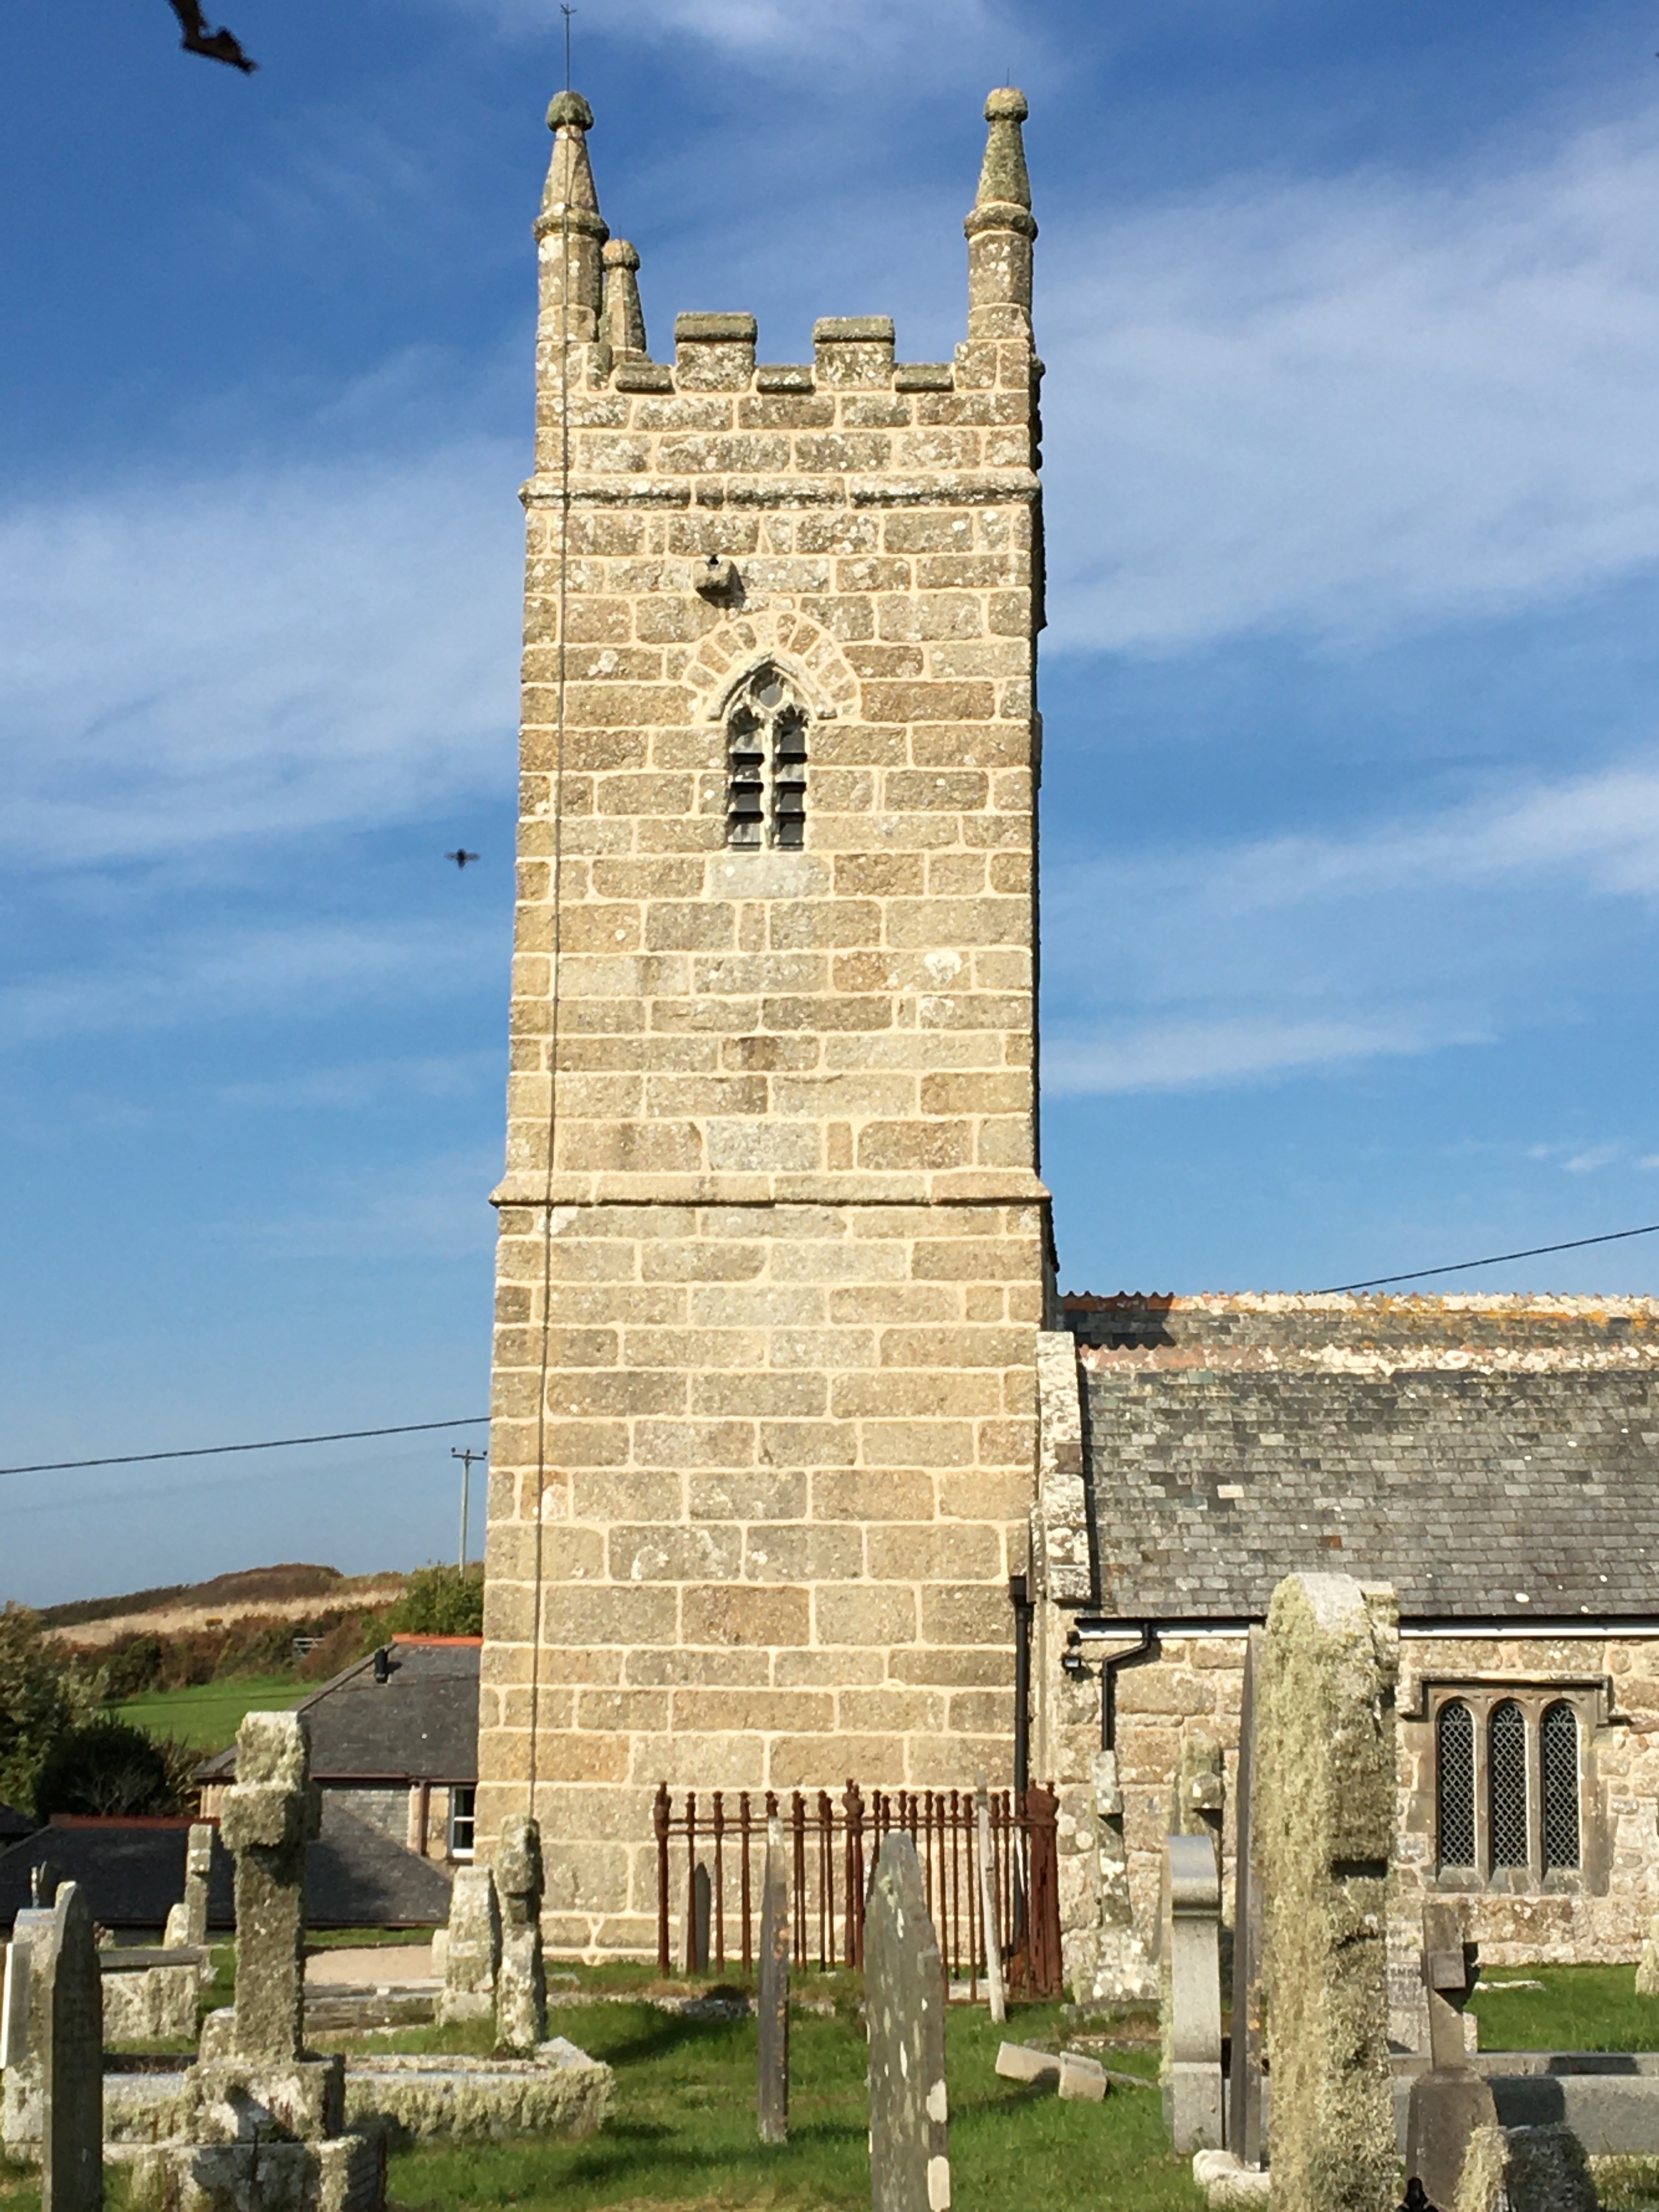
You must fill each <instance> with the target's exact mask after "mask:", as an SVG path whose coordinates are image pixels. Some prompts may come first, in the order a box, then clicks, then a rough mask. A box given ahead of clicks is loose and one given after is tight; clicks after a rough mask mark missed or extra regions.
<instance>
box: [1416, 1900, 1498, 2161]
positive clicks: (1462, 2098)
mask: <svg viewBox="0 0 1659 2212" xmlns="http://www.w3.org/2000/svg"><path fill="white" fill-rule="evenodd" d="M1421 1971H1422V1977H1423V1986H1424V1990H1425V1995H1426V1996H1427V2000H1428V2027H1429V2071H1428V2072H1427V2073H1426V2074H1419V2075H1418V2077H1417V2079H1416V2080H1415V2081H1413V2083H1412V2087H1411V2100H1410V2103H1409V2106H1407V2118H1406V2172H1407V2176H1408V2177H1414V2178H1415V2179H1418V2180H1419V2181H1420V2182H1421V2183H1422V2185H1423V2188H1424V2191H1425V2194H1426V2195H1427V2196H1428V2197H1429V2199H1430V2202H1431V2203H1434V2204H1440V2205H1449V2204H1450V2203H1451V2201H1452V2198H1453V2197H1454V2196H1455V2194H1456V2191H1457V2187H1458V2184H1459V2182H1460V2181H1461V2180H1462V2175H1463V2170H1464V2167H1465V2166H1466V2165H1467V2163H1468V2154H1469V2146H1470V2144H1471V2143H1472V2142H1474V2137H1475V2135H1476V2133H1477V2131H1478V2130H1480V2129H1482V2128H1495V2127H1496V2126H1497V2125H1498V2107H1497V2105H1496V2104H1495V2103H1494V2102H1493V2100H1492V2089H1491V2087H1490V2086H1489V2085H1488V2083H1487V2082H1486V2081H1485V2079H1484V2078H1483V2077H1482V2076H1481V2075H1479V2074H1477V2073H1476V2072H1475V2071H1474V2069H1473V2068H1472V2067H1471V2066H1470V2064H1469V2063H1468V2044H1467V2042H1466V2040H1465V2038H1464V2033H1463V2008H1464V2006H1465V2005H1466V2004H1467V2003H1468V2001H1469V1998H1470V1996H1472V1995H1473V1994H1474V1984H1475V1977H1476V1975H1477V1974H1478V1973H1479V1972H1480V1967H1479V1966H1478V1964H1477V1963H1476V1958H1475V1948H1474V1944H1473V1943H1466V1942H1464V1940H1463V1916H1462V1910H1461V1909H1460V1907H1459V1906H1458V1905H1455V1903H1453V1902H1452V1900H1451V1899H1441V1898H1434V1899H1430V1900H1429V1902H1428V1903H1427V1904H1425V1905H1424V1907H1423V1954H1422V1968H1421Z"/></svg>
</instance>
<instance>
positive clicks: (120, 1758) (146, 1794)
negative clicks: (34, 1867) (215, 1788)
mask: <svg viewBox="0 0 1659 2212" xmlns="http://www.w3.org/2000/svg"><path fill="white" fill-rule="evenodd" d="M198 1756H199V1754H198V1753H195V1752H193V1751H191V1750H190V1749H189V1747H187V1746H185V1745H183V1744H175V1743H171V1742H166V1743H164V1742H161V1741H158V1740H157V1739H156V1738H155V1736H152V1735H146V1734H145V1732H144V1730H143V1729H136V1728H130V1727H129V1726H128V1725H127V1723H125V1721H112V1720H100V1721H88V1722H86V1723H83V1724H82V1726H81V1727H79V1728H73V1729H69V1730H68V1731H67V1732H66V1733H65V1734H64V1735H61V1736H59V1737H58V1741H56V1742H55V1743H54V1744H53V1745H52V1749H51V1750H50V1751H49V1752H48V1753H46V1758H45V1759H43V1760H42V1762H41V1765H40V1779H39V1781H38V1782H37V1783H36V1784H35V1790H34V1816H35V1818H36V1820H50V1819H51V1817H52V1814H54V1813H82V1814H87V1813H91V1814H137V1813H181V1812H183V1811H184V1810H185V1802H186V1799H187V1797H188V1796H189V1794H190V1790H191V1769H192V1768H193V1766H194V1765H195V1763H196V1760H197V1757H198Z"/></svg>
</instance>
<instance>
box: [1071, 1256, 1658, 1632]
mask: <svg viewBox="0 0 1659 2212" xmlns="http://www.w3.org/2000/svg"><path fill="white" fill-rule="evenodd" d="M1066 1321H1067V1323H1068V1325H1069V1326H1070V1327H1071V1328H1072V1329H1073V1333H1074V1334H1075V1335H1076V1337H1077V1338H1078V1340H1079V1361H1080V1364H1081V1367H1082V1370H1083V1386H1084V1408H1085V1459H1086V1472H1087V1482H1088V1489H1089V1510H1090V1512H1091V1524H1092V1525H1091V1549H1092V1551H1093V1554H1094V1560H1095V1585H1096V1589H1095V1597H1094V1602H1095V1603H1096V1604H1097V1607H1098V1608H1099V1610H1100V1611H1102V1612H1103V1613H1107V1614H1109V1615H1110V1616H1112V1617H1114V1618H1117V1619H1126V1620H1127V1619H1158V1620H1166V1621H1173V1620H1203V1619H1210V1620H1217V1619H1240V1618H1253V1619H1260V1618H1261V1616H1262V1615H1263V1614H1264V1613H1266V1611H1267V1602H1268V1600H1269V1598H1270V1596H1271V1595H1272V1592H1273V1586H1274V1584H1275V1583H1277V1582H1278V1581H1279V1579H1280V1578H1281V1577H1283V1576H1285V1575H1286V1574H1290V1573H1294V1572H1297V1571H1326V1572H1330V1571H1337V1572H1341V1573H1345V1574H1351V1575H1354V1576H1357V1577H1359V1579H1361V1580H1362V1581H1368V1580H1376V1581H1386V1582H1389V1583H1393V1584H1394V1585H1395V1588H1396V1589H1398V1590H1399V1593H1400V1600H1401V1612H1402V1613H1403V1614H1404V1615H1405V1616H1406V1617H1407V1618H1408V1619H1411V1618H1415V1619H1419V1620H1441V1619H1467V1620H1494V1619H1502V1620H1505V1621H1506V1622H1508V1623H1510V1625H1511V1626H1513V1625H1515V1624H1516V1623H1518V1622H1519V1621H1521V1620H1544V1619H1554V1620H1564V1619H1568V1618H1582V1617H1583V1616H1585V1615H1589V1616H1593V1617H1595V1618H1603V1617H1618V1616H1621V1615H1622V1616H1629V1615H1634V1614H1643V1615H1647V1616H1649V1617H1651V1616H1653V1615H1656V1614H1659V1573H1656V1567H1659V1301H1653V1300H1646V1299H1638V1298H1622V1299H1607V1300H1592V1299H1587V1298H1498V1299H1492V1298H1486V1299H1475V1298H1446V1299H1426V1298H1423V1299H1419V1298H1413V1299H1400V1298H1376V1297H1373V1298H1362V1297H1340V1298H1330V1297H1327V1298H1314V1297H1231V1298H1222V1297H1206V1298H1193V1299H1174V1298H1144V1297H1143V1298H1136V1297H1122V1298H1115V1299H1073V1300H1068V1301H1067V1302H1066Z"/></svg>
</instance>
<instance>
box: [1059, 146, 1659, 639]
mask: <svg viewBox="0 0 1659 2212" xmlns="http://www.w3.org/2000/svg"><path fill="white" fill-rule="evenodd" d="M1656 203H1659V108H1656V109H1650V111H1649V112H1647V113H1646V114H1645V115H1644V116H1642V117H1640V118H1637V119H1635V120H1632V121H1631V122H1629V123H1627V124H1626V125H1621V126H1620V127H1618V128H1616V129H1604V130H1599V131H1590V132H1587V133H1584V134H1583V135H1581V136H1579V137H1576V138H1574V139H1573V140H1572V141H1571V143H1566V144H1565V145H1563V146H1562V147H1561V148H1560V149H1559V151H1558V152H1557V153H1556V154H1555V155H1554V156H1553V158H1542V159H1541V158H1540V156H1539V155H1538V153H1537V149H1536V142H1535V141H1529V142H1528V143H1527V144H1525V145H1524V146H1522V147H1519V148H1500V149H1495V150H1494V151H1492V153H1491V155H1490V156H1489V158H1488V159H1487V160H1486V161H1485V162H1484V163H1483V164H1482V165H1480V168H1479V169H1478V170H1477V171H1475V172H1474V173H1468V174H1466V175H1464V176H1463V177H1462V178H1455V179H1449V180H1448V179H1437V178H1425V177H1421V176H1411V175H1396V174H1392V173H1383V172H1361V173H1353V174H1351V175H1349V176H1347V177H1346V178H1343V177H1338V178H1328V177H1319V178H1309V179H1299V180H1298V179H1291V180H1288V181H1287V180H1285V179H1251V178H1249V177H1241V178H1238V179H1234V180H1232V181H1231V182H1230V183H1229V184H1228V185H1226V186H1225V187H1224V188H1222V189H1218V190H1216V191H1211V192H1209V193H1207V194H1206V195H1205V196H1204V197H1200V198H1195V199H1193V200H1191V201H1189V202H1185V203H1182V204H1172V205H1166V206H1162V207H1158V208H1153V209H1149V210H1137V211H1132V212H1129V213H1127V214H1124V215H1112V214H1103V215H1099V216H1095V217H1093V218H1092V219H1085V220H1083V221H1079V220H1077V219H1075V218H1070V217H1068V216H1067V215H1066V211H1065V210H1049V211H1045V231H1044V244H1043V246H1042V294H1041V300H1040V318H1041V331H1042V349H1043V353H1044V356H1045V357H1046V359H1047V360H1048V364H1049V370H1050V374H1049V379H1048V387H1047V390H1048V399H1047V405H1046V410H1045V413H1046V418H1047V422H1048V445H1047V451H1048V459H1049V471H1048V477H1049V507H1050V521H1051V528H1052V540H1051V543H1052V547H1053V555H1052V557H1053V564H1054V576H1053V602H1052V604H1053V611H1054V622H1055V635H1056V639H1057V641H1059V642H1060V643H1063V644H1069V645H1073V646H1097V647H1099V646H1107V647H1134V648H1148V647H1150V648H1152V649H1158V650H1167V649H1172V648H1175V647H1181V646H1183V645H1188V644H1191V643H1194V642H1195V641H1203V640H1206V639H1211V638H1215V637H1219V636H1224V635H1229V634H1233V633H1237V632H1241V631H1247V630H1251V629H1302V630H1308V629H1311V630H1314V631H1316V632H1321V633H1328V634H1334V635H1376V634H1378V633H1383V632H1387V631H1389V630H1391V629H1397V628H1399V627H1400V626H1401V625H1417V624H1426V623H1437V622H1439V621H1441V620H1443V619H1444V618H1445V617H1447V616H1449V615H1452V616H1462V615H1466V614H1468V613H1469V612H1470V611H1477V612H1478V611H1483V610H1499V609H1508V608H1510V607H1514V606H1517V605H1526V604H1528V603H1532V602H1534V601H1536V600H1538V599H1544V598H1550V597H1558V596H1559V595H1562V594H1570V593H1573V592H1580V591H1583V590H1584V589H1587V588H1589V587H1591V586H1595V585H1596V584H1598V583H1601V582H1602V581H1604V580H1607V579H1608V578H1611V577H1614V576H1618V575H1621V574H1626V573H1628V572H1630V571H1632V570H1633V569H1641V568H1649V567H1650V566H1651V565H1653V564H1654V563H1655V562H1659V414H1656V411H1655V410H1654V407H1653V404H1652V393H1653V391H1654V388H1655V385H1656V382H1659V231H1656V228H1655V226H1654V223H1653V220H1652V210H1653V208H1654V206H1655V204H1656Z"/></svg>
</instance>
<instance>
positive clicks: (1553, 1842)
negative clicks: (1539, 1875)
mask: <svg viewBox="0 0 1659 2212" xmlns="http://www.w3.org/2000/svg"><path fill="white" fill-rule="evenodd" d="M1538 1735H1539V1751H1540V1757H1539V1765H1540V1767H1541V1770H1542V1780H1543V1796H1544V1822H1543V1826H1544V1871H1545V1873H1546V1874H1555V1873H1559V1872H1561V1871H1562V1870H1563V1869H1565V1868H1568V1867H1576V1866H1577V1864H1578V1863H1579V1859H1580V1856H1581V1850H1580V1844H1579V1831H1578V1716H1577V1713H1576V1712H1575V1711H1573V1709H1572V1707H1571V1705H1570V1704H1569V1703H1568V1702H1567V1700H1566V1699H1565V1698H1558V1699H1556V1701H1555V1703H1554V1704H1553V1705H1546V1706H1545V1708H1544V1717H1543V1719H1542V1721H1541V1723H1540V1724H1539V1730H1538Z"/></svg>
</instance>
